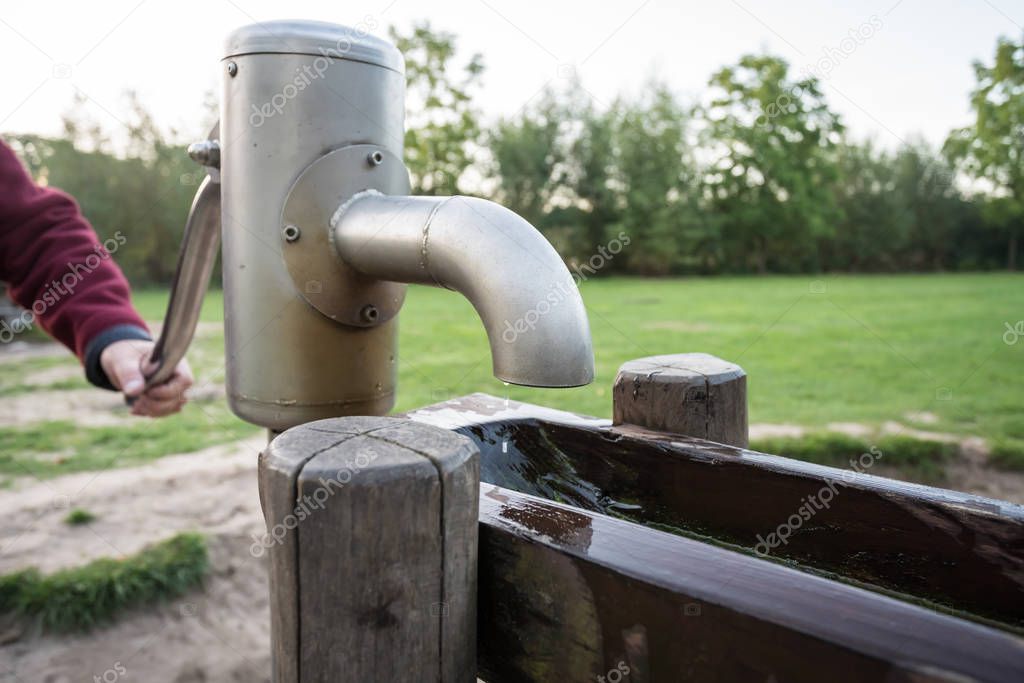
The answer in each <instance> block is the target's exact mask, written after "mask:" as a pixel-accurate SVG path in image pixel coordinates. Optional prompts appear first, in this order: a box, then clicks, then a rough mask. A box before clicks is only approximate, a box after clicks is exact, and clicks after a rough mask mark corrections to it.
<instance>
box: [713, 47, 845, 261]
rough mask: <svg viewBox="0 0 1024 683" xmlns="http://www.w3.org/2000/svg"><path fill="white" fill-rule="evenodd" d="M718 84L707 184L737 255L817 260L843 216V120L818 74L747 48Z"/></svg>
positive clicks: (718, 76) (732, 254)
mask: <svg viewBox="0 0 1024 683" xmlns="http://www.w3.org/2000/svg"><path fill="white" fill-rule="evenodd" d="M709 85H710V87H711V88H712V90H713V92H714V95H713V97H712V99H711V102H710V103H709V105H708V106H707V107H706V108H704V109H703V111H702V118H703V122H704V142H705V145H706V147H707V149H708V150H709V152H710V153H711V155H712V158H713V163H712V165H711V167H710V169H709V171H708V175H707V179H706V181H707V183H706V184H707V193H708V196H709V199H710V202H711V206H712V208H713V210H714V211H715V212H716V214H717V216H716V219H717V220H718V221H719V223H720V226H721V232H722V236H723V239H724V240H725V244H726V248H727V258H728V261H729V263H730V264H735V266H739V267H746V268H754V269H756V270H757V271H759V272H765V271H767V270H769V269H772V270H784V271H788V270H798V269H816V268H818V267H819V261H818V255H817V246H818V244H819V243H820V241H821V240H823V239H827V238H829V237H831V236H832V234H833V232H834V226H835V222H836V219H837V218H838V209H837V205H836V198H835V196H834V187H835V181H836V178H837V166H836V161H835V154H834V146H835V144H836V143H837V142H838V140H839V135H840V133H841V132H842V130H843V127H842V124H841V123H840V121H839V117H838V116H837V115H836V114H834V113H833V112H832V111H830V110H829V108H828V105H827V104H826V102H825V98H824V96H823V94H822V92H821V90H820V88H819V86H818V81H817V79H816V78H813V77H808V78H804V79H801V80H792V79H791V78H790V77H789V66H788V64H787V63H786V62H785V60H783V59H781V58H778V57H773V56H770V55H747V56H744V57H742V58H741V59H740V61H739V63H738V64H737V65H735V66H728V67H725V68H723V69H721V70H719V71H717V72H716V73H715V74H714V75H713V76H712V77H711V81H710V84H709Z"/></svg>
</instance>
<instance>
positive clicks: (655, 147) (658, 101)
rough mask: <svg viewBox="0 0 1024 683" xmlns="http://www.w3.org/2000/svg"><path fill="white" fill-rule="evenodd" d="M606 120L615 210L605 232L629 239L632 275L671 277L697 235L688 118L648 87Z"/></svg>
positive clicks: (660, 90) (659, 89)
mask: <svg viewBox="0 0 1024 683" xmlns="http://www.w3.org/2000/svg"><path fill="white" fill-rule="evenodd" d="M611 117H612V140H613V145H614V154H615V156H614V163H613V165H612V171H611V174H610V176H611V178H610V179H611V181H612V187H613V188H615V190H616V193H617V194H618V196H619V201H618V204H619V206H620V207H621V210H620V211H619V212H617V213H618V221H617V222H616V224H615V225H613V226H612V229H611V231H610V232H611V233H612V234H616V233H618V232H620V231H621V232H623V233H625V234H627V235H629V237H630V239H631V243H630V248H629V250H628V251H627V253H626V264H627V265H628V266H629V268H630V270H631V271H632V272H635V273H640V274H645V275H665V274H668V273H671V272H672V271H673V270H676V269H678V268H679V267H681V266H682V265H684V264H685V263H686V262H687V258H686V257H687V254H688V253H689V252H690V251H691V250H692V251H696V250H695V249H691V248H692V247H694V246H695V245H694V238H695V237H696V238H699V237H700V236H701V234H702V230H701V228H702V223H701V220H700V214H699V211H698V209H697V206H696V200H697V197H698V194H699V190H698V173H697V170H696V163H695V161H694V160H693V157H692V151H691V149H690V147H689V145H688V143H687V139H686V138H687V134H688V132H689V126H690V122H689V121H690V117H689V114H688V112H686V111H685V109H684V108H683V107H682V106H681V105H680V104H679V102H678V101H677V99H676V97H675V96H674V95H673V94H672V92H671V91H670V90H669V89H668V88H667V87H666V86H664V85H659V84H651V85H650V86H649V87H647V88H645V89H644V95H643V96H642V97H641V98H640V100H639V101H638V102H635V103H627V102H625V101H622V100H620V101H618V102H616V104H615V106H614V107H613V108H612V111H611Z"/></svg>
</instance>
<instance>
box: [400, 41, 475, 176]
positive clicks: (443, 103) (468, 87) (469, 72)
mask: <svg viewBox="0 0 1024 683" xmlns="http://www.w3.org/2000/svg"><path fill="white" fill-rule="evenodd" d="M389 33H390V35H391V39H392V40H393V41H394V43H395V45H397V46H398V49H399V50H401V51H402V53H403V54H404V55H405V77H406V85H407V89H408V98H409V100H408V104H407V111H408V116H407V121H406V131H405V164H406V166H407V167H408V168H409V173H410V175H411V176H412V185H413V192H414V193H416V194H431V195H432V194H457V193H458V191H459V179H460V177H461V176H462V174H463V172H464V171H465V170H466V168H467V167H468V166H469V165H470V164H471V163H472V161H473V159H472V144H473V143H474V142H475V141H476V140H477V139H478V138H479V136H480V121H479V112H478V111H477V110H476V108H475V107H474V106H473V101H472V91H473V89H474V87H475V86H476V85H478V84H479V81H480V76H481V74H482V73H483V70H484V66H483V59H482V57H481V56H480V55H478V54H475V55H473V56H472V57H470V59H469V61H468V62H467V63H466V64H465V65H463V66H462V67H461V68H457V67H456V66H455V64H454V61H455V55H456V52H457V50H456V39H455V36H454V35H453V34H451V33H446V32H444V31H435V30H434V29H432V28H431V26H430V23H429V22H422V23H417V24H416V25H415V26H413V29H412V32H411V33H410V34H408V35H403V34H402V33H400V32H399V31H398V30H397V29H395V28H394V27H392V28H391V29H390V30H389Z"/></svg>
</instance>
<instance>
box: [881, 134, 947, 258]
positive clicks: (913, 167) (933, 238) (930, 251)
mask: <svg viewBox="0 0 1024 683" xmlns="http://www.w3.org/2000/svg"><path fill="white" fill-rule="evenodd" d="M895 170H896V177H895V188H894V190H895V192H896V196H897V199H898V201H900V202H901V203H902V204H903V206H904V209H905V211H907V212H908V213H909V214H910V216H911V222H910V234H909V235H908V245H907V247H906V249H905V252H904V255H903V258H902V259H901V262H902V266H903V267H904V268H905V269H914V270H922V269H934V270H943V269H945V268H948V267H950V266H952V265H953V264H952V261H951V258H952V257H953V256H954V253H953V236H954V234H955V233H956V228H957V221H958V217H959V212H960V203H961V202H960V196H959V193H958V192H957V190H956V188H955V187H954V186H953V172H952V169H951V168H950V166H949V165H948V164H947V163H946V162H945V160H944V159H942V158H941V157H940V156H938V155H937V154H935V152H933V151H932V150H931V149H930V148H929V147H928V145H927V144H925V143H924V142H923V141H917V142H913V143H909V144H907V145H906V146H904V147H903V148H901V149H900V150H899V152H898V153H897V155H896V159H895Z"/></svg>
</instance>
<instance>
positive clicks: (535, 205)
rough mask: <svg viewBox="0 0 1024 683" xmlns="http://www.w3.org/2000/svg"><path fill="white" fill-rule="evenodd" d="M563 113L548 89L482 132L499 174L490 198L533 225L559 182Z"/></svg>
mask: <svg viewBox="0 0 1024 683" xmlns="http://www.w3.org/2000/svg"><path fill="white" fill-rule="evenodd" d="M567 117H568V112H567V111H566V108H565V107H564V106H563V105H562V104H561V103H560V102H558V100H557V94H556V93H555V92H554V91H551V90H548V91H546V92H545V93H544V95H543V96H542V97H541V98H540V100H539V102H538V104H537V105H535V106H533V107H528V108H524V110H523V111H522V112H521V114H520V115H519V116H518V117H516V118H507V119H501V120H499V121H498V123H497V125H496V126H495V127H494V130H493V131H492V132H491V133H490V134H488V135H487V137H486V140H487V146H488V149H489V151H490V155H491V170H492V171H493V173H494V175H496V176H497V177H498V178H499V179H500V182H499V184H498V187H497V189H496V191H495V195H496V197H495V198H496V199H497V200H498V201H499V202H501V203H502V204H504V205H505V206H507V207H508V208H510V209H512V210H513V211H515V212H516V213H518V214H519V215H521V216H523V218H525V219H526V220H528V221H530V222H531V223H533V224H534V225H535V226H538V227H543V226H544V223H545V220H546V217H547V214H548V212H549V211H550V209H551V201H552V199H553V198H554V194H555V191H556V190H557V188H558V187H559V181H560V171H559V168H560V166H561V165H562V164H564V161H565V158H566V156H567V155H566V152H565V149H564V139H563V138H564V134H563V132H562V128H563V126H564V123H565V121H566V119H567Z"/></svg>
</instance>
